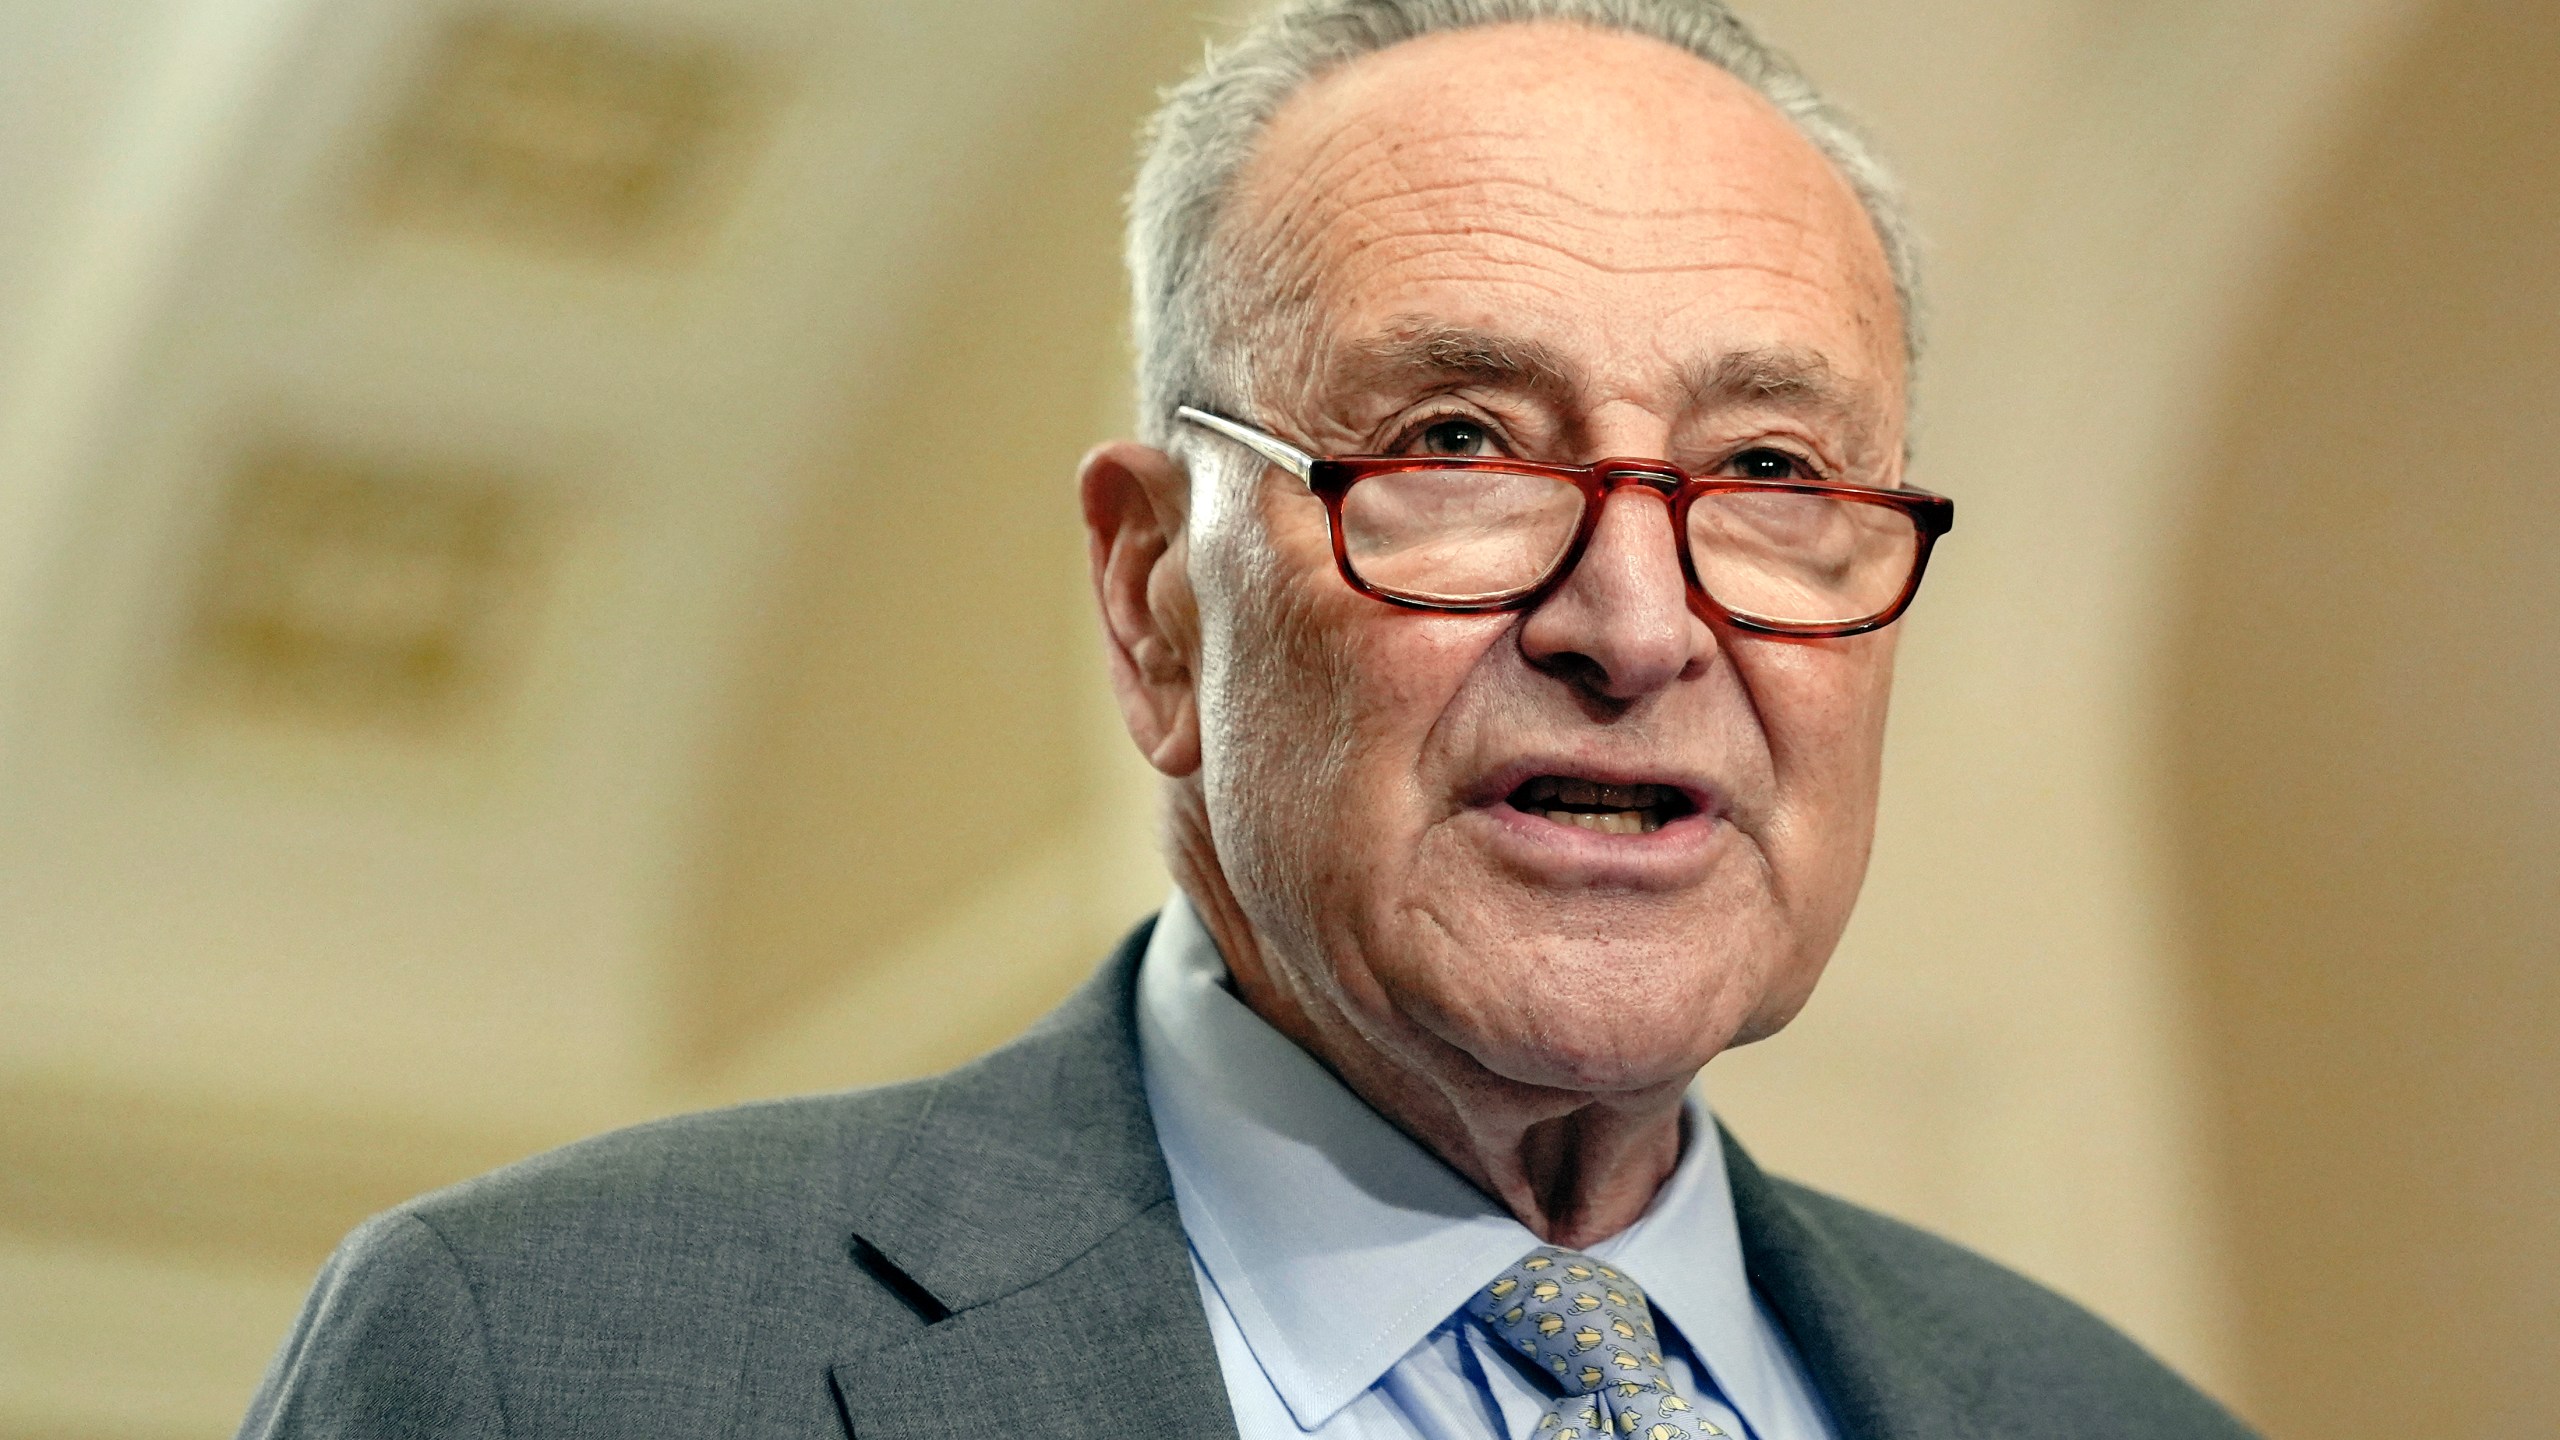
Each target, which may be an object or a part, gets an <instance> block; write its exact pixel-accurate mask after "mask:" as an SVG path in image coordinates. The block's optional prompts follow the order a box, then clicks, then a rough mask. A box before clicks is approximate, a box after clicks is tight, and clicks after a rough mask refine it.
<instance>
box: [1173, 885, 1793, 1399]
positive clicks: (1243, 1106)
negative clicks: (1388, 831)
mask: <svg viewBox="0 0 2560 1440" xmlns="http://www.w3.org/2000/svg"><path fill="white" fill-rule="evenodd" d="M1138 1040H1139V1055H1140V1058H1141V1062H1142V1064H1143V1065H1144V1067H1145V1073H1146V1085H1147V1104H1148V1106H1149V1108H1150V1109H1151V1110H1152V1111H1153V1112H1154V1116H1155V1125H1156V1134H1157V1138H1158V1139H1159V1140H1160V1141H1161V1142H1162V1144H1163V1146H1164V1153H1165V1161H1166V1164H1167V1165H1168V1166H1169V1167H1170V1169H1171V1170H1172V1173H1173V1193H1174V1200H1175V1203H1176V1204H1177V1205H1178V1206H1179V1207H1180V1208H1181V1212H1182V1224H1183V1228H1184V1230H1185V1231H1187V1232H1188V1233H1189V1235H1190V1238H1191V1260H1192V1270H1193V1273H1194V1274H1195V1276H1196V1277H1197V1278H1198V1280H1199V1282H1200V1299H1201V1302H1202V1303H1203V1304H1204V1305H1205V1306H1206V1307H1207V1309H1208V1314H1209V1329H1210V1333H1211V1334H1212V1335H1213V1336H1214V1337H1215V1338H1216V1340H1217V1346H1218V1364H1219V1367H1220V1370H1221V1372H1222V1373H1223V1375H1224V1377H1225V1379H1226V1385H1227V1396H1228V1399H1229V1401H1230V1402H1231V1403H1232V1404H1233V1406H1234V1409H1235V1417H1236V1426H1237V1429H1238V1430H1239V1431H1240V1432H1241V1433H1242V1436H1243V1440H1278V1437H1296V1436H1301V1435H1322V1436H1324V1437H1326V1440H1388V1437H1394V1440H1489V1437H1505V1440H1532V1436H1533V1432H1534V1430H1535V1427H1536V1425H1537V1423H1538V1420H1539V1417H1540V1416H1541V1415H1543V1414H1544V1413H1545V1410H1546V1406H1547V1402H1548V1399H1549V1395H1550V1392H1549V1391H1548V1389H1547V1388H1546V1386H1545V1381H1544V1378H1543V1377H1542V1376H1538V1375H1536V1374H1534V1373H1532V1372H1531V1371H1530V1370H1529V1369H1528V1368H1527V1366H1526V1364H1525V1362H1522V1361H1521V1360H1520V1359H1519V1357H1518V1356H1516V1355H1515V1354H1514V1353H1513V1352H1511V1351H1510V1350H1509V1349H1508V1348H1507V1347H1505V1346H1504V1345H1502V1344H1501V1343H1500V1342H1499V1341H1497V1340H1495V1339H1494V1338H1493V1337H1492V1336H1491V1335H1490V1334H1488V1333H1487V1332H1486V1331H1485V1330H1484V1328H1483V1327H1482V1326H1480V1325H1478V1324H1477V1323H1476V1322H1475V1321H1474V1320H1472V1319H1470V1318H1469V1317H1468V1316H1467V1314H1466V1312H1465V1309H1464V1306H1465V1304H1466V1302H1467V1300H1468V1298H1469V1297H1471V1296H1473V1295H1474V1294H1475V1292H1476V1290H1477V1289H1478V1288H1479V1287H1481V1286H1483V1285H1485V1284H1487V1283H1489V1282H1490V1281H1492V1280H1493V1279H1494V1278H1495V1277H1496V1276H1497V1275H1499V1274H1501V1272H1502V1270H1503V1268H1504V1267H1505V1266H1507V1265H1509V1264H1510V1263H1511V1262H1513V1261H1514V1260H1517V1259H1519V1258H1520V1257H1521V1256H1522V1255H1524V1254H1526V1253H1528V1252H1529V1250H1531V1249H1532V1248H1534V1247H1535V1246H1537V1245H1538V1244H1540V1243H1541V1242H1540V1241H1539V1239H1538V1237H1537V1236H1536V1235H1534V1234H1532V1233H1530V1231H1529V1229H1528V1228H1527V1227H1526V1226H1523V1225H1522V1224H1521V1223H1520V1222H1519V1221H1517V1220H1515V1219H1513V1218H1512V1217H1511V1215H1510V1213H1509V1212H1508V1211H1505V1210H1504V1209H1502V1208H1501V1207H1500V1206H1499V1205H1497V1204H1495V1203H1494V1202H1493V1201H1492V1200H1491V1199H1490V1198H1488V1197H1487V1196H1485V1195H1484V1194H1483V1192H1481V1191H1479V1190H1477V1189H1476V1188H1475V1187H1474V1186H1473V1185H1470V1184H1469V1183H1468V1182H1467V1181H1466V1180H1464V1179H1462V1178H1461V1177H1460V1176H1459V1175H1458V1173H1457V1172H1456V1171H1454V1170H1452V1169H1450V1168H1449V1167H1448V1166H1447V1165H1445V1164H1443V1163H1442V1162H1441V1161H1440V1160H1439V1159H1438V1158H1437V1157H1435V1156H1433V1155H1432V1154H1431V1153H1430V1152H1429V1151H1427V1150H1425V1149H1423V1148H1422V1146H1421V1145H1419V1144H1417V1143H1416V1142H1415V1141H1414V1140H1413V1139H1412V1138H1411V1137H1409V1136H1407V1135H1406V1134H1405V1133H1404V1132H1403V1131H1401V1130H1398V1129H1397V1128H1396V1127H1395V1126H1393V1125H1391V1124H1389V1123H1388V1122H1387V1121H1386V1120H1385V1119H1384V1118H1383V1117H1381V1116H1380V1115H1379V1114H1378V1113H1377V1112H1376V1111H1374V1110H1371V1109H1370V1108H1369V1107H1368V1105H1367V1104H1366V1103H1364V1102H1363V1101H1362V1100H1361V1099H1360V1098H1359V1097H1358V1096H1356V1095H1354V1094H1353V1093H1352V1092H1351V1091H1350V1090H1349V1088H1347V1087H1346V1086H1344V1085H1343V1084H1342V1082H1341V1081H1339V1080H1337V1079H1335V1078H1334V1076H1333V1074H1332V1073H1331V1072H1330V1071H1328V1070H1326V1069H1325V1068H1324V1067H1323V1066H1322V1065H1320V1064H1318V1063H1317V1062H1316V1061H1315V1060H1314V1059H1313V1058H1312V1057H1310V1056H1309V1055H1308V1054H1307V1053H1306V1052H1305V1051H1303V1050H1300V1049H1299V1048H1298V1047H1297V1046H1296V1045H1295V1044H1293V1043H1292V1042H1291V1041H1290V1040H1289V1039H1288V1038H1287V1037H1285V1036H1283V1035H1281V1033H1280V1032H1279V1031H1277V1030H1274V1029H1273V1028H1271V1026H1270V1025H1269V1024H1268V1023H1266V1022H1265V1021H1264V1020H1263V1019H1262V1018H1261V1017H1260V1016H1258V1015H1256V1014H1254V1013H1253V1012H1252V1011H1251V1010H1250V1009H1248V1008H1246V1006H1245V1005H1244V1003H1243V1002H1242V1001H1241V1000H1238V999H1237V998H1236V997H1235V995H1234V993H1233V992H1232V991H1230V990H1229V989H1228V988H1227V972H1226V964H1225V962H1224V961H1223V960H1222V959H1220V958H1219V955H1218V949H1217V945H1216V942H1214V941H1213V940H1211V939H1210V938H1209V934H1208V931H1207V930H1206V929H1205V928H1204V927H1203V926H1202V925H1201V923H1200V920H1199V917H1198V915H1197V914H1196V913H1194V911H1193V910H1192V908H1191V906H1190V904H1189V903H1188V902H1187V901H1186V900H1185V899H1184V898H1183V897H1182V896H1180V895H1178V894H1177V895H1176V896H1175V897H1174V898H1173V899H1172V900H1171V901H1170V902H1168V903H1167V904H1166V906H1165V908H1164V914H1163V915H1162V917H1160V918H1159V919H1158V920H1157V922H1156V930H1155V936H1154V939H1153V940H1152V941H1151V942H1150V944H1149V945H1148V947H1147V954H1146V958H1145V960H1144V962H1143V964H1142V966H1141V968H1140V970H1139V976H1138ZM1685 1130H1686V1134H1687V1137H1688V1139H1687V1143H1685V1144H1684V1145H1683V1147H1682V1151H1681V1156H1680V1163H1679V1166H1678V1168H1677V1169H1675V1170H1674V1171H1673V1172H1672V1175H1671V1178H1670V1179H1669V1180H1668V1181H1667V1182H1665V1184H1664V1185H1663V1187H1662V1189H1661V1191H1660V1192H1659V1193H1658V1194H1656V1195H1655V1197H1654V1202H1653V1205H1652V1207H1651V1208H1650V1209H1648V1210H1647V1211H1646V1212H1645V1214H1644V1216H1643V1218H1642V1219H1640V1220H1638V1221H1637V1222H1636V1223H1635V1224H1634V1225H1632V1226H1630V1227H1628V1228H1627V1229H1626V1230H1624V1231H1622V1232H1620V1233H1619V1234H1617V1235H1615V1236H1613V1237H1611V1238H1610V1239H1608V1240H1605V1241H1602V1242H1601V1243H1599V1244H1597V1245H1592V1246H1589V1247H1586V1248H1587V1249H1588V1251H1589V1253H1591V1254H1593V1255H1596V1256H1598V1257H1600V1258H1601V1259H1604V1260H1607V1261H1608V1262H1609V1263H1611V1264H1613V1265H1616V1266H1618V1267H1619V1268H1620V1269H1623V1270H1625V1271H1626V1272H1627V1273H1628V1274H1629V1275H1632V1276H1634V1277H1635V1280H1636V1283H1638V1284H1640V1285H1642V1286H1644V1288H1645V1292H1646V1294H1647V1295H1648V1296H1650V1297H1651V1299H1652V1303H1653V1312H1654V1319H1655V1322H1656V1323H1657V1325H1659V1326H1660V1328H1661V1331H1662V1335H1663V1339H1664V1342H1665V1343H1664V1344H1663V1347H1662V1351H1663V1358H1664V1360H1665V1361H1666V1363H1667V1364H1668V1366H1669V1369H1670V1372H1671V1380H1672V1383H1673V1384H1674V1385H1676V1386H1678V1387H1679V1388H1680V1391H1681V1393H1682V1394H1683V1395H1685V1396H1687V1397H1688V1398H1689V1399H1691V1400H1692V1401H1693V1402H1695V1403H1696V1404H1697V1406H1698V1414H1699V1416H1700V1418H1703V1419H1707V1420H1712V1421H1713V1422H1714V1423H1715V1424H1717V1425H1718V1426H1720V1427H1722V1428H1723V1429H1724V1431H1725V1432H1726V1433H1728V1434H1732V1435H1744V1436H1751V1437H1755V1440H1834V1434H1835V1432H1834V1431H1833V1429H1832V1427H1831V1424H1830V1422H1829V1420H1828V1418H1827V1417H1826V1416H1825V1414H1824V1412H1823V1408H1822V1403H1821V1401H1820V1399H1819V1398H1818V1397H1817V1396H1816V1394H1815V1392H1814V1389H1813V1386H1812V1385H1811V1383H1810V1382H1808V1381H1807V1379H1806V1378H1805V1374H1804V1371H1803V1367H1802V1366H1801V1364H1800V1363H1799V1362H1798V1360H1797V1358H1796V1355H1795V1351H1794V1349H1793V1347H1792V1346H1791V1345H1789V1344H1788V1342H1787V1339H1786V1336H1785V1334H1784V1332H1783V1331H1781V1330H1780V1329H1779V1327H1778V1324H1777V1321H1776V1319H1775V1317H1773V1316H1772V1315H1771V1314H1770V1313H1769V1312H1768V1310H1767V1309H1766V1308H1765V1307H1764V1306H1762V1305H1761V1304H1760V1303H1759V1300H1758V1298H1757V1297H1756V1296H1754V1295H1753V1293H1752V1291H1751V1285H1750V1282H1749V1281H1748V1280H1747V1279H1746V1278H1744V1274H1743V1268H1742V1246H1741V1240H1740V1237H1739V1235H1738V1233H1737V1231H1736V1229H1735V1225H1734V1218H1733V1196H1732V1192H1731V1191H1730V1190H1729V1189H1728V1188H1727V1186H1726V1181H1725V1171H1724V1154H1723V1151H1722V1149H1721V1148H1720V1147H1719V1146H1718V1145H1717V1144H1716V1143H1715V1142H1714V1139H1713V1136H1714V1133H1715V1132H1714V1128H1713V1125H1712V1122H1711V1121H1710V1120H1709V1119H1708V1117H1707V1111H1706V1107H1705V1105H1704V1103H1703V1102H1702V1101H1701V1100H1700V1099H1699V1098H1698V1097H1697V1096H1696V1095H1695V1094H1694V1093H1693V1094H1692V1095H1691V1097H1690V1099H1689V1102H1688V1111H1687V1116H1686V1125H1685Z"/></svg>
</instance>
